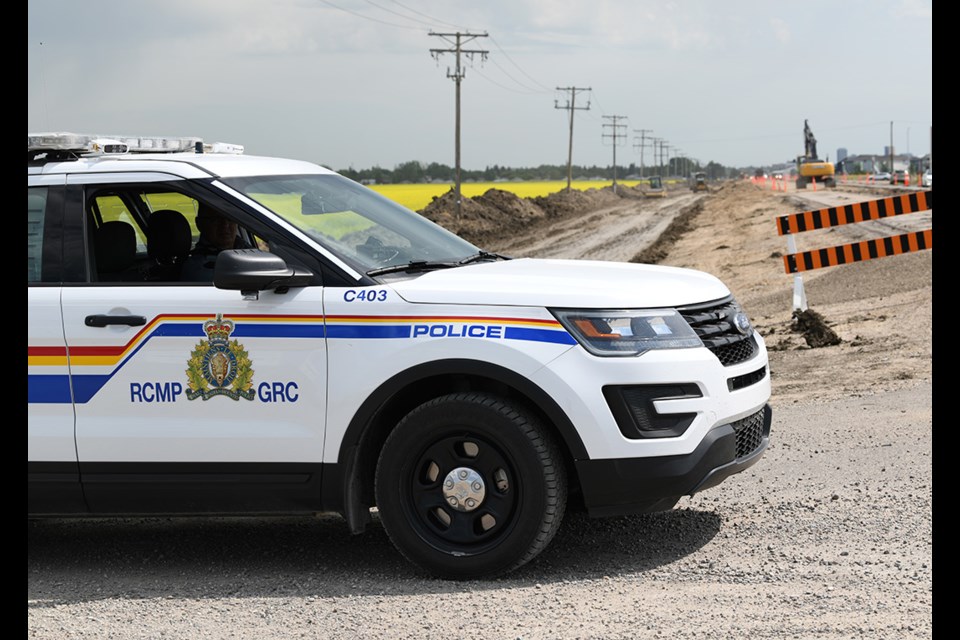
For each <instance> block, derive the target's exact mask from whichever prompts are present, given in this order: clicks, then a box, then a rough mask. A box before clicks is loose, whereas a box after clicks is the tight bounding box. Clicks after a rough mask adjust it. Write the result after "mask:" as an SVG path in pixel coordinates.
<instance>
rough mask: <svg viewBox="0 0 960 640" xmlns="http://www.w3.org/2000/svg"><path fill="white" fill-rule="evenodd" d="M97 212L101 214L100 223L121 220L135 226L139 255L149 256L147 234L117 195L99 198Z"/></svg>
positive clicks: (96, 201) (97, 199) (96, 200)
mask: <svg viewBox="0 0 960 640" xmlns="http://www.w3.org/2000/svg"><path fill="white" fill-rule="evenodd" d="M95 203H96V208H97V211H99V212H100V223H104V222H113V221H116V220H119V221H121V222H126V223H127V224H129V225H132V226H133V229H134V233H135V234H136V238H137V254H139V255H141V256H145V255H147V234H146V233H144V231H143V229H141V228H140V226H139V225H138V224H137V221H136V218H135V217H134V215H133V213H131V211H130V209H128V208H127V205H126V204H124V202H123V200H121V199H120V197H119V196H117V195H112V194H111V195H103V196H97V198H96V199H95Z"/></svg>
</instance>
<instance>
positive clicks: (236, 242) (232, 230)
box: [180, 203, 250, 282]
mask: <svg viewBox="0 0 960 640" xmlns="http://www.w3.org/2000/svg"><path fill="white" fill-rule="evenodd" d="M196 224H197V230H199V231H200V237H199V238H198V239H197V244H196V246H194V248H193V250H192V251H191V252H190V256H189V257H188V258H187V260H186V261H185V262H184V263H183V271H182V272H181V274H180V279H181V280H184V281H187V282H213V266H214V264H216V261H217V255H218V254H219V253H220V252H221V251H223V250H224V249H248V248H249V247H250V245H249V244H247V242H246V241H244V239H243V238H242V237H241V236H240V234H239V232H238V227H237V223H236V222H234V221H233V220H230V219H229V218H227V217H226V216H224V215H223V214H221V213H220V212H219V211H216V210H214V209H212V208H210V207H209V206H207V205H205V204H203V203H201V204H200V206H199V209H198V210H197V218H196Z"/></svg>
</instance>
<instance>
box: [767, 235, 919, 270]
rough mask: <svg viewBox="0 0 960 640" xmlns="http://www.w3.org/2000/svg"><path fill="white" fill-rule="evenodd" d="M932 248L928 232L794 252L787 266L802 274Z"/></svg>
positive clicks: (786, 256)
mask: <svg viewBox="0 0 960 640" xmlns="http://www.w3.org/2000/svg"><path fill="white" fill-rule="evenodd" d="M932 248H933V230H932V229H924V230H923V231H914V232H913V233H904V234H902V235H899V236H888V237H886V238H875V239H873V240H861V241H860V242H851V243H850V244H843V245H838V246H836V247H828V248H826V249H815V250H813V251H803V252H801V253H791V254H788V255H785V256H783V264H784V266H785V267H786V270H787V273H799V272H801V271H809V270H811V269H819V268H820V267H835V266H837V265H841V264H847V263H848V262H860V261H862V260H872V259H874V258H884V257H886V256H895V255H899V254H901V253H910V252H912V251H923V250H924V249H932Z"/></svg>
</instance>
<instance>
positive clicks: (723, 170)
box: [336, 158, 756, 184]
mask: <svg viewBox="0 0 960 640" xmlns="http://www.w3.org/2000/svg"><path fill="white" fill-rule="evenodd" d="M755 169H756V167H741V168H733V167H725V166H723V165H721V164H717V163H715V162H708V163H707V164H705V165H701V164H700V163H699V162H697V161H695V160H693V159H690V158H671V159H670V162H669V163H667V164H664V165H663V166H656V165H654V166H644V167H643V177H650V176H654V175H660V176H663V177H670V176H679V177H686V176H689V175H690V174H692V173H694V172H696V171H704V172H706V174H707V177H709V178H711V179H716V180H719V179H725V178H735V177H738V176H741V175H753V174H754V170H755ZM336 171H337V172H339V173H341V174H343V175H345V176H346V177H348V178H350V179H352V180H356V181H357V182H367V183H376V184H403V183H410V184H421V183H425V182H453V181H454V180H455V179H456V169H455V168H454V167H451V166H449V165H445V164H441V163H439V162H431V163H429V164H425V163H423V162H419V161H417V160H410V161H408V162H403V163H401V164H398V165H396V166H395V167H394V168H393V169H385V168H384V167H380V166H374V167H371V168H369V169H354V168H352V167H350V168H348V169H336ZM571 173H572V175H573V179H574V180H577V179H581V178H582V179H601V180H613V178H614V177H616V178H617V179H627V178H628V177H630V178H636V177H640V175H641V171H640V167H639V166H638V165H636V164H635V163H630V164H629V165H627V166H623V167H619V166H618V167H617V168H616V175H614V168H613V167H612V166H605V167H600V166H596V165H594V166H581V165H573V166H572V168H571ZM566 179H567V165H565V164H564V165H548V164H542V165H540V166H537V167H504V166H500V165H493V166H490V167H486V168H485V169H481V170H476V169H463V168H461V169H460V181H461V182H496V181H501V180H507V181H513V180H531V181H533V180H566Z"/></svg>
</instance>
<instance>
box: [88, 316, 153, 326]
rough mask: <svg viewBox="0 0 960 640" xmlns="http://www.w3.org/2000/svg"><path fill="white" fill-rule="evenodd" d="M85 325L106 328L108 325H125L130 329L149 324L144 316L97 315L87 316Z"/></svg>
mask: <svg viewBox="0 0 960 640" xmlns="http://www.w3.org/2000/svg"><path fill="white" fill-rule="evenodd" d="M83 323H84V324H85V325H87V326H88V327H105V326H107V325H108V324H125V325H127V326H130V327H139V326H142V325H145V324H147V319H146V318H145V317H143V316H108V315H103V314H97V315H93V316H87V317H86V318H84V319H83Z"/></svg>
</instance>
